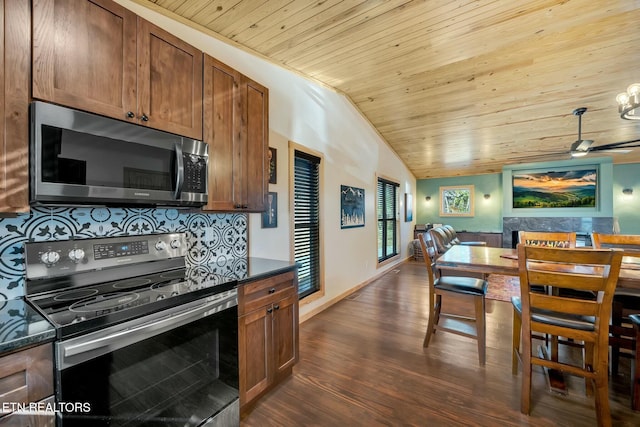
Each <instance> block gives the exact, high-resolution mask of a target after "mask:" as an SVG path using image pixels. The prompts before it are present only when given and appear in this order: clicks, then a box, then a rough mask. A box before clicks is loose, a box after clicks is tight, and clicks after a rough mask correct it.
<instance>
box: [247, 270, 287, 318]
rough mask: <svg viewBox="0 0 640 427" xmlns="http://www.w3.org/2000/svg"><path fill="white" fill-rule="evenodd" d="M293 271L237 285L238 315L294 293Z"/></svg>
mask: <svg viewBox="0 0 640 427" xmlns="http://www.w3.org/2000/svg"><path fill="white" fill-rule="evenodd" d="M294 279H295V272H293V271H289V272H286V273H283V274H278V275H276V276H272V277H269V278H266V279H263V280H257V281H255V282H249V283H246V284H244V285H242V286H240V287H239V293H238V315H240V316H242V315H243V314H246V313H250V312H251V311H253V310H256V309H258V308H260V307H263V306H265V305H268V304H272V303H274V302H275V301H279V300H281V299H283V298H286V297H288V296H289V295H291V294H295V293H296V292H297V289H296V287H295V280H294Z"/></svg>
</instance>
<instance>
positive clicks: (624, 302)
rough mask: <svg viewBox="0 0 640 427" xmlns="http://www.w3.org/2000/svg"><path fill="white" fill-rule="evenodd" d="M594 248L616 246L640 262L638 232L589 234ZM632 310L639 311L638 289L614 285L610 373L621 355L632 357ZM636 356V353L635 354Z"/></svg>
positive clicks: (617, 365) (633, 345) (614, 368)
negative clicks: (615, 287) (630, 316)
mask: <svg viewBox="0 0 640 427" xmlns="http://www.w3.org/2000/svg"><path fill="white" fill-rule="evenodd" d="M591 242H592V245H593V247H594V248H619V249H622V250H623V252H624V256H625V258H628V257H632V258H635V260H634V261H635V262H638V263H640V235H635V234H604V233H597V232H593V233H591ZM631 313H640V291H638V290H635V289H627V288H617V289H616V293H615V295H614V296H613V307H612V311H611V325H610V326H609V333H610V334H611V336H610V337H609V345H610V346H611V374H612V375H617V374H618V367H619V364H620V356H626V357H634V353H633V350H634V349H635V334H634V330H633V325H632V324H631V321H630V319H629V315H630V314H631ZM635 357H636V358H637V357H638V356H637V355H636V356H635Z"/></svg>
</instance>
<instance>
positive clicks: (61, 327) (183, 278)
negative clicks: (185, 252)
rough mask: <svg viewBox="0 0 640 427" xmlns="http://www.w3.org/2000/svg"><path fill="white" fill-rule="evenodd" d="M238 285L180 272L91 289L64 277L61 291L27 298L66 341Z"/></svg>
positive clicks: (203, 274)
mask: <svg viewBox="0 0 640 427" xmlns="http://www.w3.org/2000/svg"><path fill="white" fill-rule="evenodd" d="M236 285H237V280H234V279H231V278H229V277H226V276H221V275H218V274H214V273H207V272H202V271H199V270H193V269H191V270H190V269H187V268H178V269H174V270H168V271H163V272H160V273H154V274H147V275H143V276H137V277H131V278H126V279H122V280H114V281H109V282H105V283H99V284H94V285H86V286H74V283H73V278H72V277H69V278H62V279H59V280H58V283H57V284H56V288H57V289H56V290H52V291H50V292H46V293H42V294H37V295H30V296H28V297H27V299H28V300H29V302H30V303H31V304H32V305H34V306H35V307H36V308H37V309H39V310H40V312H41V313H42V314H43V315H44V316H45V317H47V319H49V321H51V322H52V323H53V325H54V326H55V327H56V329H57V331H58V337H59V338H62V337H69V336H72V335H75V334H77V333H87V332H90V331H93V330H97V329H100V328H104V327H106V326H109V325H112V324H116V323H121V322H124V321H127V320H130V319H134V318H137V317H140V316H143V315H146V314H151V313H154V312H156V311H159V310H162V309H166V308H169V307H174V306H177V305H180V304H186V303H188V302H191V301H195V300H197V299H202V298H206V297H209V296H212V295H215V294H218V293H221V292H225V291H228V290H230V289H233V288H234V287H236Z"/></svg>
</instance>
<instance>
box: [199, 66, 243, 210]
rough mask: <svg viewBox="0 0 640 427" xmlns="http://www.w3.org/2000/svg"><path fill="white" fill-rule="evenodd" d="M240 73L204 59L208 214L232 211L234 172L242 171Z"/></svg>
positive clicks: (204, 136)
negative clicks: (240, 167) (211, 211)
mask: <svg viewBox="0 0 640 427" xmlns="http://www.w3.org/2000/svg"><path fill="white" fill-rule="evenodd" d="M239 81H240V73H238V72H237V71H235V70H234V69H232V68H231V67H228V66H227V65H225V64H223V63H222V62H219V61H216V60H215V59H213V58H211V57H210V56H208V55H205V59H204V135H203V140H204V142H206V143H207V144H209V175H208V176H209V183H208V184H209V185H208V187H209V188H208V189H209V203H208V204H207V205H206V206H205V207H204V209H205V210H213V211H233V210H235V201H234V186H235V182H234V171H235V170H237V169H238V168H239V162H240V150H239V149H238V146H237V144H236V141H237V139H238V138H239V133H240V124H241V123H240V120H237V117H239V116H241V115H242V110H241V105H240V101H241V99H240V96H239V94H238V90H239V89H238V85H239Z"/></svg>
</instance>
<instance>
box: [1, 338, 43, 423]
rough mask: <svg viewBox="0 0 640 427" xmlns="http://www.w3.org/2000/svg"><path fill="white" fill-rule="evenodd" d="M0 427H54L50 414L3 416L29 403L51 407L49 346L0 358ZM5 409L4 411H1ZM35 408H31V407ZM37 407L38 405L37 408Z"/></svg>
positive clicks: (35, 412)
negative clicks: (0, 403) (0, 407)
mask: <svg viewBox="0 0 640 427" xmlns="http://www.w3.org/2000/svg"><path fill="white" fill-rule="evenodd" d="M0 397H1V399H0V400H1V401H2V403H3V407H2V409H1V411H2V412H1V413H0V415H4V416H1V417H0V427H8V426H31V427H44V426H53V425H54V424H55V413H54V412H53V411H44V412H38V411H23V412H14V413H11V412H7V411H5V409H7V410H8V411H10V410H11V409H12V408H17V405H22V406H24V407H26V408H29V406H28V405H29V403H36V402H38V403H40V404H42V407H45V408H46V405H47V404H49V405H51V407H53V403H54V399H53V345H52V344H42V345H39V346H36V347H32V348H29V349H26V350H20V351H17V352H15V353H11V354H8V355H6V356H3V357H1V358H0ZM5 406H6V408H5ZM34 406H35V405H34ZM38 407H40V405H38Z"/></svg>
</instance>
